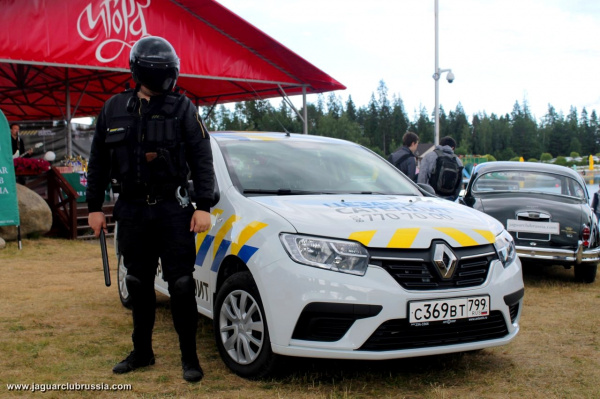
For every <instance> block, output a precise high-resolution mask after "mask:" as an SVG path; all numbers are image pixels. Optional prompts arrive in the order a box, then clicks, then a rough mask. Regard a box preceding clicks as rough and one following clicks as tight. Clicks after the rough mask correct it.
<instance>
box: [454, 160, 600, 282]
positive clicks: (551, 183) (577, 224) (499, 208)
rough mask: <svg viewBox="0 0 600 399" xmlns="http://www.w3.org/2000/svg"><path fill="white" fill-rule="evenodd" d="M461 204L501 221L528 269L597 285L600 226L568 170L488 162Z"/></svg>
mask: <svg viewBox="0 0 600 399" xmlns="http://www.w3.org/2000/svg"><path fill="white" fill-rule="evenodd" d="M460 202H461V203H463V204H464V205H467V206H470V207H472V208H475V209H477V210H479V211H482V212H484V213H487V214H488V215H490V216H492V217H494V218H496V219H497V220H499V221H500V222H501V223H502V224H503V225H504V227H505V228H506V230H508V231H509V233H510V234H511V235H512V236H513V238H514V240H515V245H516V249H517V254H518V256H519V258H520V259H521V261H522V262H523V263H531V264H535V265H563V266H565V268H567V269H568V268H570V267H571V266H574V267H575V279H576V280H578V281H582V282H586V283H592V282H594V280H595V279H596V272H597V264H598V262H599V261H600V239H599V234H598V220H597V218H596V216H595V215H594V213H593V212H592V210H591V208H590V206H589V194H588V192H587V189H586V185H585V181H584V180H583V178H582V177H581V176H580V175H579V174H578V173H577V172H575V171H574V170H572V169H569V168H567V167H564V166H558V165H552V164H545V163H533V162H487V163H484V164H481V165H478V166H476V167H475V168H474V169H473V173H472V175H471V179H470V180H469V184H468V185H467V189H466V191H465V194H464V196H463V197H462V198H460Z"/></svg>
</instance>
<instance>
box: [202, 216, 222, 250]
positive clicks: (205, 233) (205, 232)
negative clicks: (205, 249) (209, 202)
mask: <svg viewBox="0 0 600 399" xmlns="http://www.w3.org/2000/svg"><path fill="white" fill-rule="evenodd" d="M222 213H223V209H218V208H215V209H213V210H212V212H211V213H210V214H211V215H213V216H214V217H215V218H217V219H218V218H219V216H221V214H222ZM209 231H210V230H206V231H203V232H202V233H198V234H196V253H198V251H199V250H200V245H202V242H203V241H204V239H205V238H206V235H207V234H208V232H209Z"/></svg>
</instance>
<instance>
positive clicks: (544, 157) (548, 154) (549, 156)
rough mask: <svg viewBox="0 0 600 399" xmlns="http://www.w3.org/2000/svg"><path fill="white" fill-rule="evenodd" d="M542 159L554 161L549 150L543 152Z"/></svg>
mask: <svg viewBox="0 0 600 399" xmlns="http://www.w3.org/2000/svg"><path fill="white" fill-rule="evenodd" d="M540 161H542V162H550V161H552V154H550V153H548V152H544V153H542V155H540Z"/></svg>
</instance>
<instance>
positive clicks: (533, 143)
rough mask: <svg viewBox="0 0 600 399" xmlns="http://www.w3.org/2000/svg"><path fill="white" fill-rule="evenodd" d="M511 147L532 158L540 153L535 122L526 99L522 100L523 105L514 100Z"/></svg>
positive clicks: (523, 155) (524, 156)
mask: <svg viewBox="0 0 600 399" xmlns="http://www.w3.org/2000/svg"><path fill="white" fill-rule="evenodd" d="M511 127H512V135H511V148H512V149H513V150H515V151H516V152H517V153H519V155H521V156H522V157H523V158H533V156H534V155H536V154H539V153H540V149H541V148H540V146H539V140H538V137H537V136H538V133H537V124H536V122H535V120H533V117H532V116H531V113H530V112H529V107H528V106H527V101H523V106H522V107H521V106H519V103H518V102H516V103H515V105H514V107H513V112H512V114H511Z"/></svg>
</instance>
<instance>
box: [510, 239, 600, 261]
mask: <svg viewBox="0 0 600 399" xmlns="http://www.w3.org/2000/svg"><path fill="white" fill-rule="evenodd" d="M516 249H517V255H519V258H521V259H535V260H541V261H548V262H559V263H575V264H580V263H598V262H600V247H595V248H586V247H585V246H584V245H583V242H582V241H579V243H578V245H577V249H576V250H571V249H563V248H532V247H525V246H517V247H516Z"/></svg>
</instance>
